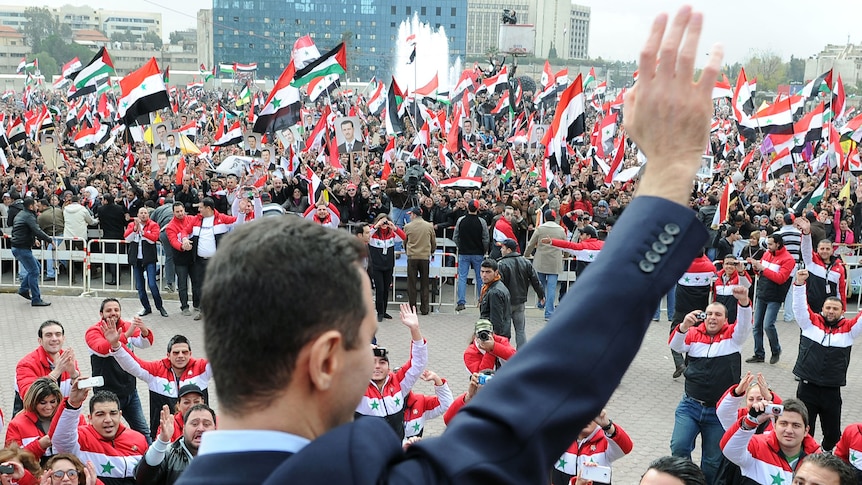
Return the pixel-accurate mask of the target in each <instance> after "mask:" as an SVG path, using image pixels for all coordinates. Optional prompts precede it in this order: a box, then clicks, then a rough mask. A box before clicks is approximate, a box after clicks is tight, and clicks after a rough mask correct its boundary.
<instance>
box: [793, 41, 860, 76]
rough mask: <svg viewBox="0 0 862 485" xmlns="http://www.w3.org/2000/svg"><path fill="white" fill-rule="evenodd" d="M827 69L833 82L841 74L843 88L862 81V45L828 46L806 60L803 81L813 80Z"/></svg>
mask: <svg viewBox="0 0 862 485" xmlns="http://www.w3.org/2000/svg"><path fill="white" fill-rule="evenodd" d="M829 69H833V74H832V79H833V81H837V80H838V74H841V81H842V82H843V83H844V86H847V85H851V86H852V85H855V84H857V83H859V82H860V81H862V44H859V45H856V44H850V43H848V44H828V45H827V46H826V47H824V48H823V50H822V51H820V52H819V53H818V54H817V55H815V56H811V57H810V58H808V59H806V61H805V79H806V81H809V80H811V79H814V78H816V77H817V76H819V75H821V74H823V73H824V72H826V71H828V70H829Z"/></svg>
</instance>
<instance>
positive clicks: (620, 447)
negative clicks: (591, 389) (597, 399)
mask: <svg viewBox="0 0 862 485" xmlns="http://www.w3.org/2000/svg"><path fill="white" fill-rule="evenodd" d="M632 447H633V444H632V439H631V438H630V437H629V435H628V433H626V432H625V431H624V430H623V429H622V428H621V427H620V426H619V425H618V424H616V423H614V422H613V421H611V418H609V417H608V413H607V411H606V410H604V409H602V412H601V413H600V414H599V415H598V416H596V417H595V418H594V419H593V420H592V421H590V422H589V423H587V425H586V426H584V429H582V430H581V432H580V434H578V439H577V440H575V442H574V443H572V446H570V447H569V449H568V450H566V452H565V453H563V455H562V456H561V457H560V458H559V459H558V460H557V462H556V463H555V464H554V469H553V470H551V485H568V484H569V483H574V482H572V479H573V478H575V477H581V476H582V475H586V472H585V471H586V468H590V467H594V466H598V467H605V468H610V466H611V463H612V462H614V461H616V460H619V459H620V458H622V457H624V456H626V455H628V454H629V453H631V451H632ZM587 483H592V482H587Z"/></svg>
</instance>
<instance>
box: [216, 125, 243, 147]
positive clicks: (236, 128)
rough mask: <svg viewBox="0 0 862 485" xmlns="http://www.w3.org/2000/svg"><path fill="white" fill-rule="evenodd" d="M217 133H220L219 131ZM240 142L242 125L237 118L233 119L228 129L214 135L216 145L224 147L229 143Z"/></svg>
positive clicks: (235, 143)
mask: <svg viewBox="0 0 862 485" xmlns="http://www.w3.org/2000/svg"><path fill="white" fill-rule="evenodd" d="M219 135H221V134H220V133H219ZM241 142H242V127H241V126H240V124H239V120H237V121H234V123H233V125H232V126H231V127H230V129H229V130H228V131H227V132H226V133H225V134H223V135H221V136H216V137H215V143H213V145H214V146H218V147H226V146H230V145H238V144H239V143H241Z"/></svg>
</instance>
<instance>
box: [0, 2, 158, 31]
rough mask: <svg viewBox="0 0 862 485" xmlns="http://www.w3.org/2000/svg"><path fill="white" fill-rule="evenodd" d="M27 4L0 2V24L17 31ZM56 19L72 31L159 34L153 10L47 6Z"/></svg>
mask: <svg viewBox="0 0 862 485" xmlns="http://www.w3.org/2000/svg"><path fill="white" fill-rule="evenodd" d="M27 8H28V6H24V5H0V25H6V26H9V27H12V28H14V29H16V30H18V31H20V30H21V29H22V28H23V26H24V25H25V24H26V23H27V18H26V17H25V15H24V12H25V10H26V9H27ZM48 10H50V11H51V13H52V14H53V15H54V18H55V19H57V21H58V22H60V23H61V24H64V25H68V26H69V27H70V28H71V29H72V30H98V31H100V32H102V33H103V34H105V35H106V36H107V37H111V35H112V34H114V33H115V32H117V33H126V32H131V33H133V34H138V35H143V34H145V33H147V32H152V33H154V34H156V35H158V36H159V37H161V36H162V14H160V13H153V12H134V11H126V10H102V9H94V8H92V7H89V6H87V5H82V6H73V5H64V6H62V7H59V8H49V9H48Z"/></svg>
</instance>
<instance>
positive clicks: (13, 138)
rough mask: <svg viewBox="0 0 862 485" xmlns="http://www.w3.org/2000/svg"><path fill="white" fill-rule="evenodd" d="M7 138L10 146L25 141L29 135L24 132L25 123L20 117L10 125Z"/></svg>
mask: <svg viewBox="0 0 862 485" xmlns="http://www.w3.org/2000/svg"><path fill="white" fill-rule="evenodd" d="M6 138H7V139H8V140H9V144H10V145H14V144H16V143H18V142H19V141H24V140H25V139H26V138H27V133H26V132H25V131H24V122H23V121H21V117H20V116H19V117H17V118H15V120H14V121H12V122H11V123H9V128H8V129H7V130H6Z"/></svg>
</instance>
